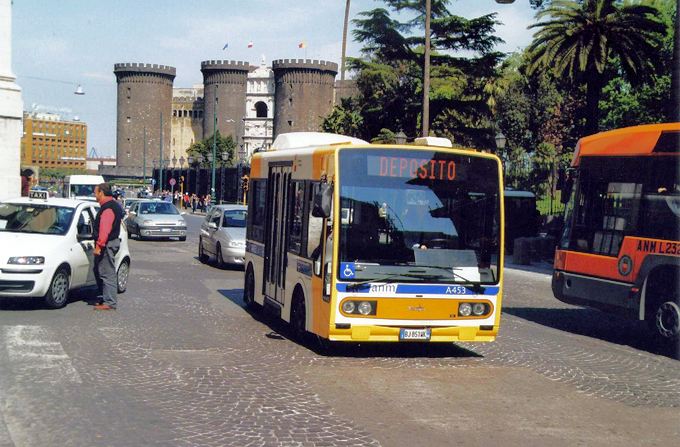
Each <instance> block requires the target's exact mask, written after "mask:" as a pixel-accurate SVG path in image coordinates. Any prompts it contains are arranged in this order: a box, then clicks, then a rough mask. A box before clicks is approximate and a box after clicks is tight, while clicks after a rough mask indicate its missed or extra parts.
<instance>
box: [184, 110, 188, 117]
mask: <svg viewBox="0 0 680 447" xmlns="http://www.w3.org/2000/svg"><path fill="white" fill-rule="evenodd" d="M186 117H187V111H186V110H185V111H184V118H186Z"/></svg>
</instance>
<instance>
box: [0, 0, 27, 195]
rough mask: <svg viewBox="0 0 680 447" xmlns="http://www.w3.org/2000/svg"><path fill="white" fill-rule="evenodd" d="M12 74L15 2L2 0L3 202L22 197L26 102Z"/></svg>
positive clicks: (0, 175) (0, 191) (0, 146)
mask: <svg viewBox="0 0 680 447" xmlns="http://www.w3.org/2000/svg"><path fill="white" fill-rule="evenodd" d="M15 79H16V76H14V73H12V0H0V160H2V169H0V201H2V200H7V199H10V198H14V197H19V196H20V195H21V176H20V169H21V133H22V118H23V110H24V102H23V100H22V99H21V88H20V87H19V86H18V85H17V84H15V83H14V80H15Z"/></svg>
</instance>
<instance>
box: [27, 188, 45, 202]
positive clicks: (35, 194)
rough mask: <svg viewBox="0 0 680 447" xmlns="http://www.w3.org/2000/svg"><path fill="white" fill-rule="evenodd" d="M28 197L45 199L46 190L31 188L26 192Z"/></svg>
mask: <svg viewBox="0 0 680 447" xmlns="http://www.w3.org/2000/svg"><path fill="white" fill-rule="evenodd" d="M28 198H29V199H41V200H47V191H46V190H38V189H32V190H30V191H29V192H28Z"/></svg>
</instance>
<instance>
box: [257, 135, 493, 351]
mask: <svg viewBox="0 0 680 447" xmlns="http://www.w3.org/2000/svg"><path fill="white" fill-rule="evenodd" d="M416 142H417V143H419V145H384V144H380V145H373V144H368V143H366V142H364V141H362V140H357V139H354V138H350V137H346V136H341V135H333V134H322V133H290V134H283V135H280V136H279V137H277V139H276V141H275V142H274V144H273V145H272V148H271V150H269V151H267V152H263V153H256V154H255V155H253V157H252V164H251V170H250V181H249V182H250V184H249V188H248V190H249V191H248V194H249V195H248V226H247V233H246V266H245V284H244V301H245V302H246V305H248V306H249V307H250V308H258V307H260V306H266V307H268V308H271V310H273V311H274V312H275V313H276V314H277V315H279V316H280V317H281V318H282V319H283V320H285V321H287V322H289V323H290V324H291V328H292V332H293V334H294V335H295V336H296V337H299V338H300V339H302V338H303V337H304V336H305V335H306V334H307V333H308V332H311V333H312V334H315V335H317V336H318V337H320V338H321V339H324V340H330V341H341V342H342V341H344V342H366V341H370V342H374V341H376V342H389V341H392V342H397V341H409V340H416V341H430V342H454V341H492V340H494V339H495V337H496V335H497V333H498V327H499V322H500V314H501V290H502V271H503V200H502V193H503V192H502V188H501V185H502V178H501V172H502V171H501V168H500V161H499V159H498V158H497V157H496V156H494V155H491V154H485V153H480V152H477V151H472V150H458V149H452V148H451V143H450V141H448V140H445V139H442V138H426V139H419V140H417V141H416ZM442 143H444V145H443V146H432V145H431V144H442ZM446 146H448V147H446Z"/></svg>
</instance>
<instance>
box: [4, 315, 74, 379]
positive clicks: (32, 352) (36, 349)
mask: <svg viewBox="0 0 680 447" xmlns="http://www.w3.org/2000/svg"><path fill="white" fill-rule="evenodd" d="M3 333H4V339H5V343H6V346H7V352H8V354H9V360H10V366H11V368H12V371H13V372H14V373H15V375H16V376H21V375H25V377H26V378H27V379H30V380H32V381H34V382H50V383H57V382H76V383H82V380H81V378H80V375H79V374H78V372H77V371H76V369H75V367H74V366H73V363H72V362H71V359H70V358H69V356H68V354H66V351H64V348H63V347H62V345H61V343H59V342H56V341H50V339H53V338H54V336H53V334H51V333H50V331H48V330H47V329H45V328H43V327H41V326H23V325H20V326H5V327H3Z"/></svg>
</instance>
